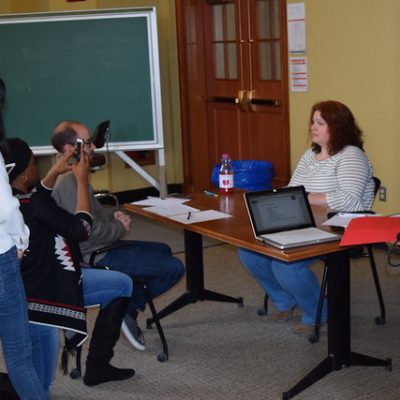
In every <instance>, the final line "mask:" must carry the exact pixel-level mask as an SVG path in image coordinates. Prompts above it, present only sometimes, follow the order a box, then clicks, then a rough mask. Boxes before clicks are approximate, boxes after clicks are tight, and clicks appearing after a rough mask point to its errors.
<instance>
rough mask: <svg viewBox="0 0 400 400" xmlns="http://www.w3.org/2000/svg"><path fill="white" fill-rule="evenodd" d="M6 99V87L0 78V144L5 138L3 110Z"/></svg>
mask: <svg viewBox="0 0 400 400" xmlns="http://www.w3.org/2000/svg"><path fill="white" fill-rule="evenodd" d="M5 98H6V85H5V83H4V81H3V80H2V79H1V78H0V144H1V143H2V142H3V140H4V139H5V138H6V129H5V128H4V121H3V108H4V102H5Z"/></svg>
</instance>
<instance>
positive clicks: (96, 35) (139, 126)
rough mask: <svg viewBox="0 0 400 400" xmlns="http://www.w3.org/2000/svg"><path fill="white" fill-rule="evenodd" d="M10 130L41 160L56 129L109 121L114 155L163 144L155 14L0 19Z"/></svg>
mask: <svg viewBox="0 0 400 400" xmlns="http://www.w3.org/2000/svg"><path fill="white" fill-rule="evenodd" d="M0 77H1V78H2V79H3V80H4V82H5V83H6V87H7V98H6V101H7V102H6V108H5V111H4V119H5V125H6V129H7V133H8V136H9V137H15V136H18V137H21V138H23V139H25V140H26V141H27V142H28V143H29V144H30V145H31V146H33V147H34V149H35V150H36V152H37V153H39V154H40V153H42V154H44V153H48V152H52V151H53V149H52V148H51V147H50V146H49V144H50V141H49V138H50V135H51V132H52V129H53V127H54V126H55V124H56V123H57V122H59V121H61V120H65V119H69V120H75V121H79V122H83V123H85V124H86V125H87V126H88V127H89V128H90V129H94V127H95V126H96V125H97V124H98V123H99V122H101V121H103V120H106V119H109V120H111V141H110V147H109V148H110V149H111V150H118V149H121V150H135V149H143V148H146V149H150V148H160V147H162V144H163V138H162V118H161V104H160V82H159V66H158V45H157V29H156V15H155V9H154V8H149V9H129V10H123V11H122V10H116V11H114V12H105V11H103V12H97V13H85V14H69V13H63V14H55V15H51V14H40V15H28V16H27V15H25V16H20V17H15V16H13V17H7V18H0Z"/></svg>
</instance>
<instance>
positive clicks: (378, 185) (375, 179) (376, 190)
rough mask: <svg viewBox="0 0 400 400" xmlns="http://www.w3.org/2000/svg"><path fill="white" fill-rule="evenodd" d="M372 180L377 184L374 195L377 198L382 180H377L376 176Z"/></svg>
mask: <svg viewBox="0 0 400 400" xmlns="http://www.w3.org/2000/svg"><path fill="white" fill-rule="evenodd" d="M372 179H373V180H374V183H375V189H374V195H375V197H376V195H377V193H378V190H379V187H380V186H381V180H380V179H379V178H377V177H376V176H373V177H372Z"/></svg>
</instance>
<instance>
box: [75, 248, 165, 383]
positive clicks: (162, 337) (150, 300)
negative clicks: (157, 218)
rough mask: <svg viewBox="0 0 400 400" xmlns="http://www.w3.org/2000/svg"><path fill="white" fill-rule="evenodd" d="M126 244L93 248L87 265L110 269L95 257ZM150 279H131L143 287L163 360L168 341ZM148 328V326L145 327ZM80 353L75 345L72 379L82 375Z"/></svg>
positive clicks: (161, 359) (159, 357)
mask: <svg viewBox="0 0 400 400" xmlns="http://www.w3.org/2000/svg"><path fill="white" fill-rule="evenodd" d="M124 246H126V245H124V243H123V241H121V242H118V243H115V244H112V245H110V246H105V247H102V248H100V249H97V250H95V251H94V252H93V253H92V254H91V255H90V260H89V265H90V266H91V268H98V269H110V268H109V267H104V266H97V265H96V257H97V256H98V255H99V254H101V253H105V252H107V251H109V250H112V249H116V248H122V247H124ZM149 279H151V277H149V276H140V277H137V278H134V279H133V281H134V283H135V285H140V286H142V287H143V290H144V293H145V295H146V300H147V303H148V305H149V308H150V311H151V314H152V317H153V321H154V323H155V325H156V328H157V332H158V334H159V336H160V340H161V344H162V351H161V352H159V353H158V354H157V360H158V361H160V362H164V361H167V360H168V357H169V353H168V343H167V339H166V338H165V335H164V331H163V329H162V326H161V324H160V320H159V318H158V316H157V311H156V308H155V306H154V303H153V297H152V296H151V293H150V290H149V287H148V280H149ZM147 328H149V327H147ZM81 354H82V347H77V348H76V368H74V369H72V370H71V372H70V377H71V378H72V379H77V378H79V377H81V376H82V363H81Z"/></svg>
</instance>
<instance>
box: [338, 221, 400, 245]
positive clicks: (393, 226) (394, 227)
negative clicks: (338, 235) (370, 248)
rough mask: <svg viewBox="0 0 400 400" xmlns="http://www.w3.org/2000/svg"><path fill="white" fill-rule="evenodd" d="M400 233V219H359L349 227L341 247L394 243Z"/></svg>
mask: <svg viewBox="0 0 400 400" xmlns="http://www.w3.org/2000/svg"><path fill="white" fill-rule="evenodd" d="M399 233H400V217H359V218H354V219H352V220H351V221H350V223H349V224H348V225H347V228H346V230H345V231H344V234H343V236H342V240H341V242H340V245H341V246H354V245H360V244H369V243H383V242H394V241H396V240H397V235H398V234H399Z"/></svg>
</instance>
